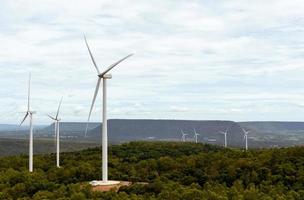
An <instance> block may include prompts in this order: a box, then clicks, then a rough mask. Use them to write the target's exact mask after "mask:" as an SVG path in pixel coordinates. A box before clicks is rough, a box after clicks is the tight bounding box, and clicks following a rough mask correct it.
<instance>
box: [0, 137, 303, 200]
mask: <svg viewBox="0 0 304 200" xmlns="http://www.w3.org/2000/svg"><path fill="white" fill-rule="evenodd" d="M27 166H28V157H27V155H19V156H10V157H1V158H0V199H5V200H9V199H23V200H26V199H35V200H38V199H39V200H41V199H59V200H70V199H71V200H82V199H105V200H112V199H113V200H121V199H132V200H137V199H140V200H204V199H210V200H226V199H227V200H228V199H229V200H230V199H231V200H242V199H244V200H254V199H259V200H271V199H276V200H284V199H286V200H287V199H288V200H293V199H294V200H300V199H304V147H290V148H280V149H279V148H273V149H256V150H249V151H244V150H242V149H233V148H222V147H219V146H213V145H208V144H195V143H190V142H186V143H179V142H130V143H125V144H120V145H112V146H110V147H109V178H110V179H111V180H126V181H132V182H133V183H134V184H133V185H131V186H128V187H121V188H120V189H119V191H118V192H114V191H113V192H93V191H92V190H91V186H90V185H89V184H88V182H89V181H91V180H96V179H100V178H101V149H100V148H91V149H86V150H82V151H77V152H69V153H62V154H61V166H62V167H61V168H56V167H55V155H54V154H44V155H35V156H34V172H33V173H29V172H28V168H27ZM137 182H147V183H148V184H136V183H137Z"/></svg>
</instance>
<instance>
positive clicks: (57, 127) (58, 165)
mask: <svg viewBox="0 0 304 200" xmlns="http://www.w3.org/2000/svg"><path fill="white" fill-rule="evenodd" d="M62 98H63V97H61V100H60V102H59V105H58V109H57V113H56V116H55V117H52V116H51V115H48V117H49V118H51V119H52V120H54V126H55V138H56V166H57V167H60V161H59V156H60V146H59V145H60V141H59V140H60V135H59V123H60V120H61V119H60V118H58V115H59V111H60V107H61V103H62Z"/></svg>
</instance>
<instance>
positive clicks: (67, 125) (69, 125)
mask: <svg viewBox="0 0 304 200" xmlns="http://www.w3.org/2000/svg"><path fill="white" fill-rule="evenodd" d="M99 125H100V123H95V122H90V123H89V126H88V130H91V129H94V128H96V127H98V126H99ZM86 126H87V123H85V122H60V134H61V135H74V136H84V133H85V130H86ZM54 128H55V125H54V123H52V124H51V125H50V126H47V127H45V128H44V129H42V130H40V131H39V134H53V133H54Z"/></svg>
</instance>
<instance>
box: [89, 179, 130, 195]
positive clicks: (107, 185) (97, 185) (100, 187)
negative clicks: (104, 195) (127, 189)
mask: <svg viewBox="0 0 304 200" xmlns="http://www.w3.org/2000/svg"><path fill="white" fill-rule="evenodd" d="M90 184H91V185H92V190H93V191H100V192H107V191H111V190H114V191H118V190H119V188H120V187H122V186H130V185H132V183H131V182H128V181H113V180H111V181H110V180H109V181H107V182H103V181H97V180H95V181H91V182H90Z"/></svg>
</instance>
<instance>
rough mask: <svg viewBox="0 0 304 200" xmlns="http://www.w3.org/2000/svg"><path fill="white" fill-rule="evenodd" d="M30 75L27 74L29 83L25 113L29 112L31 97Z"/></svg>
mask: <svg viewBox="0 0 304 200" xmlns="http://www.w3.org/2000/svg"><path fill="white" fill-rule="evenodd" d="M31 76H32V75H31V73H30V74H29V82H28V93H27V111H29V110H30V97H31Z"/></svg>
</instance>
